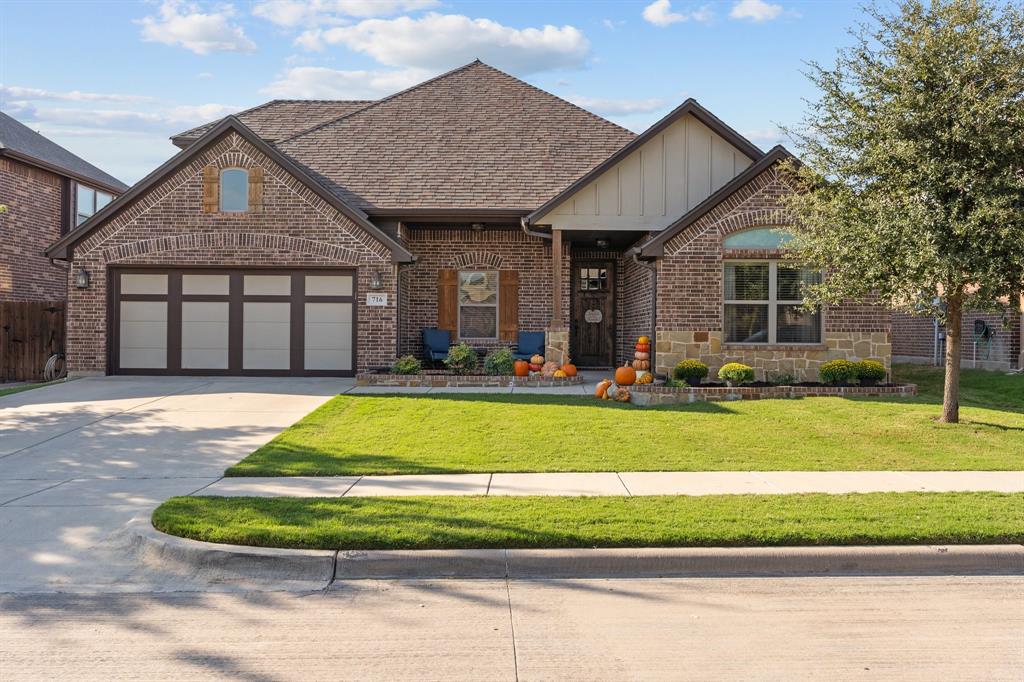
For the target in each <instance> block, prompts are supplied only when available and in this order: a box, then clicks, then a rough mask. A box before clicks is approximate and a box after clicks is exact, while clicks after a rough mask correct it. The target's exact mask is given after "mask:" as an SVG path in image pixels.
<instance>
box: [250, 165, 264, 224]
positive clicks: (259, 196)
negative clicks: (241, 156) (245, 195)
mask: <svg viewBox="0 0 1024 682" xmlns="http://www.w3.org/2000/svg"><path fill="white" fill-rule="evenodd" d="M249 210H250V211H252V212H253V213H259V212H260V211H262V210H263V169H262V168H260V167H259V166H256V167H254V168H250V169H249Z"/></svg>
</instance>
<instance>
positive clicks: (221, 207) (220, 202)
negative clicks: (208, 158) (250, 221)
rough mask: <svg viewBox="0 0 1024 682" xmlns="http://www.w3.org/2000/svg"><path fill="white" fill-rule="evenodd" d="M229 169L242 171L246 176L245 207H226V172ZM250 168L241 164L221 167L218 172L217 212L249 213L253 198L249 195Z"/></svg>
mask: <svg viewBox="0 0 1024 682" xmlns="http://www.w3.org/2000/svg"><path fill="white" fill-rule="evenodd" d="M228 171H240V172H241V173H242V174H243V175H244V176H245V208H231V209H228V208H224V174H225V173H227V172H228ZM249 189H250V187H249V169H248V168H242V167H241V166H227V167H226V168H221V169H220V171H219V172H218V174H217V212H218V213H248V212H249V205H250V203H251V201H252V198H251V197H250V196H249Z"/></svg>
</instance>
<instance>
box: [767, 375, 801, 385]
mask: <svg viewBox="0 0 1024 682" xmlns="http://www.w3.org/2000/svg"><path fill="white" fill-rule="evenodd" d="M766 378H767V379H768V383H769V384H771V385H773V386H792V385H793V384H795V383H796V377H795V376H793V375H792V374H790V373H789V372H773V373H772V374H769V375H768V376H767V377H766Z"/></svg>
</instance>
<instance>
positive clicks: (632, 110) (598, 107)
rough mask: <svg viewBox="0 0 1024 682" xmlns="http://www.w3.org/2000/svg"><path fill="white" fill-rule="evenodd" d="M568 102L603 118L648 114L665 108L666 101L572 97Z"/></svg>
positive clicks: (568, 98)
mask: <svg viewBox="0 0 1024 682" xmlns="http://www.w3.org/2000/svg"><path fill="white" fill-rule="evenodd" d="M566 99H567V100H569V101H570V102H572V103H573V104H576V105H578V106H581V107H583V108H584V109H587V110H589V111H593V112H594V113H595V114H600V115H602V116H623V115H628V114H647V113H650V112H652V111H657V110H658V109H662V108H664V107H665V100H661V99H657V98H653V97H651V98H648V99H609V98H604V97H584V96H582V95H571V96H569V97H566Z"/></svg>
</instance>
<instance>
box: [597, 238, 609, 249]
mask: <svg viewBox="0 0 1024 682" xmlns="http://www.w3.org/2000/svg"><path fill="white" fill-rule="evenodd" d="M597 248H599V249H607V248H608V240H607V239H598V240H597Z"/></svg>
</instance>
